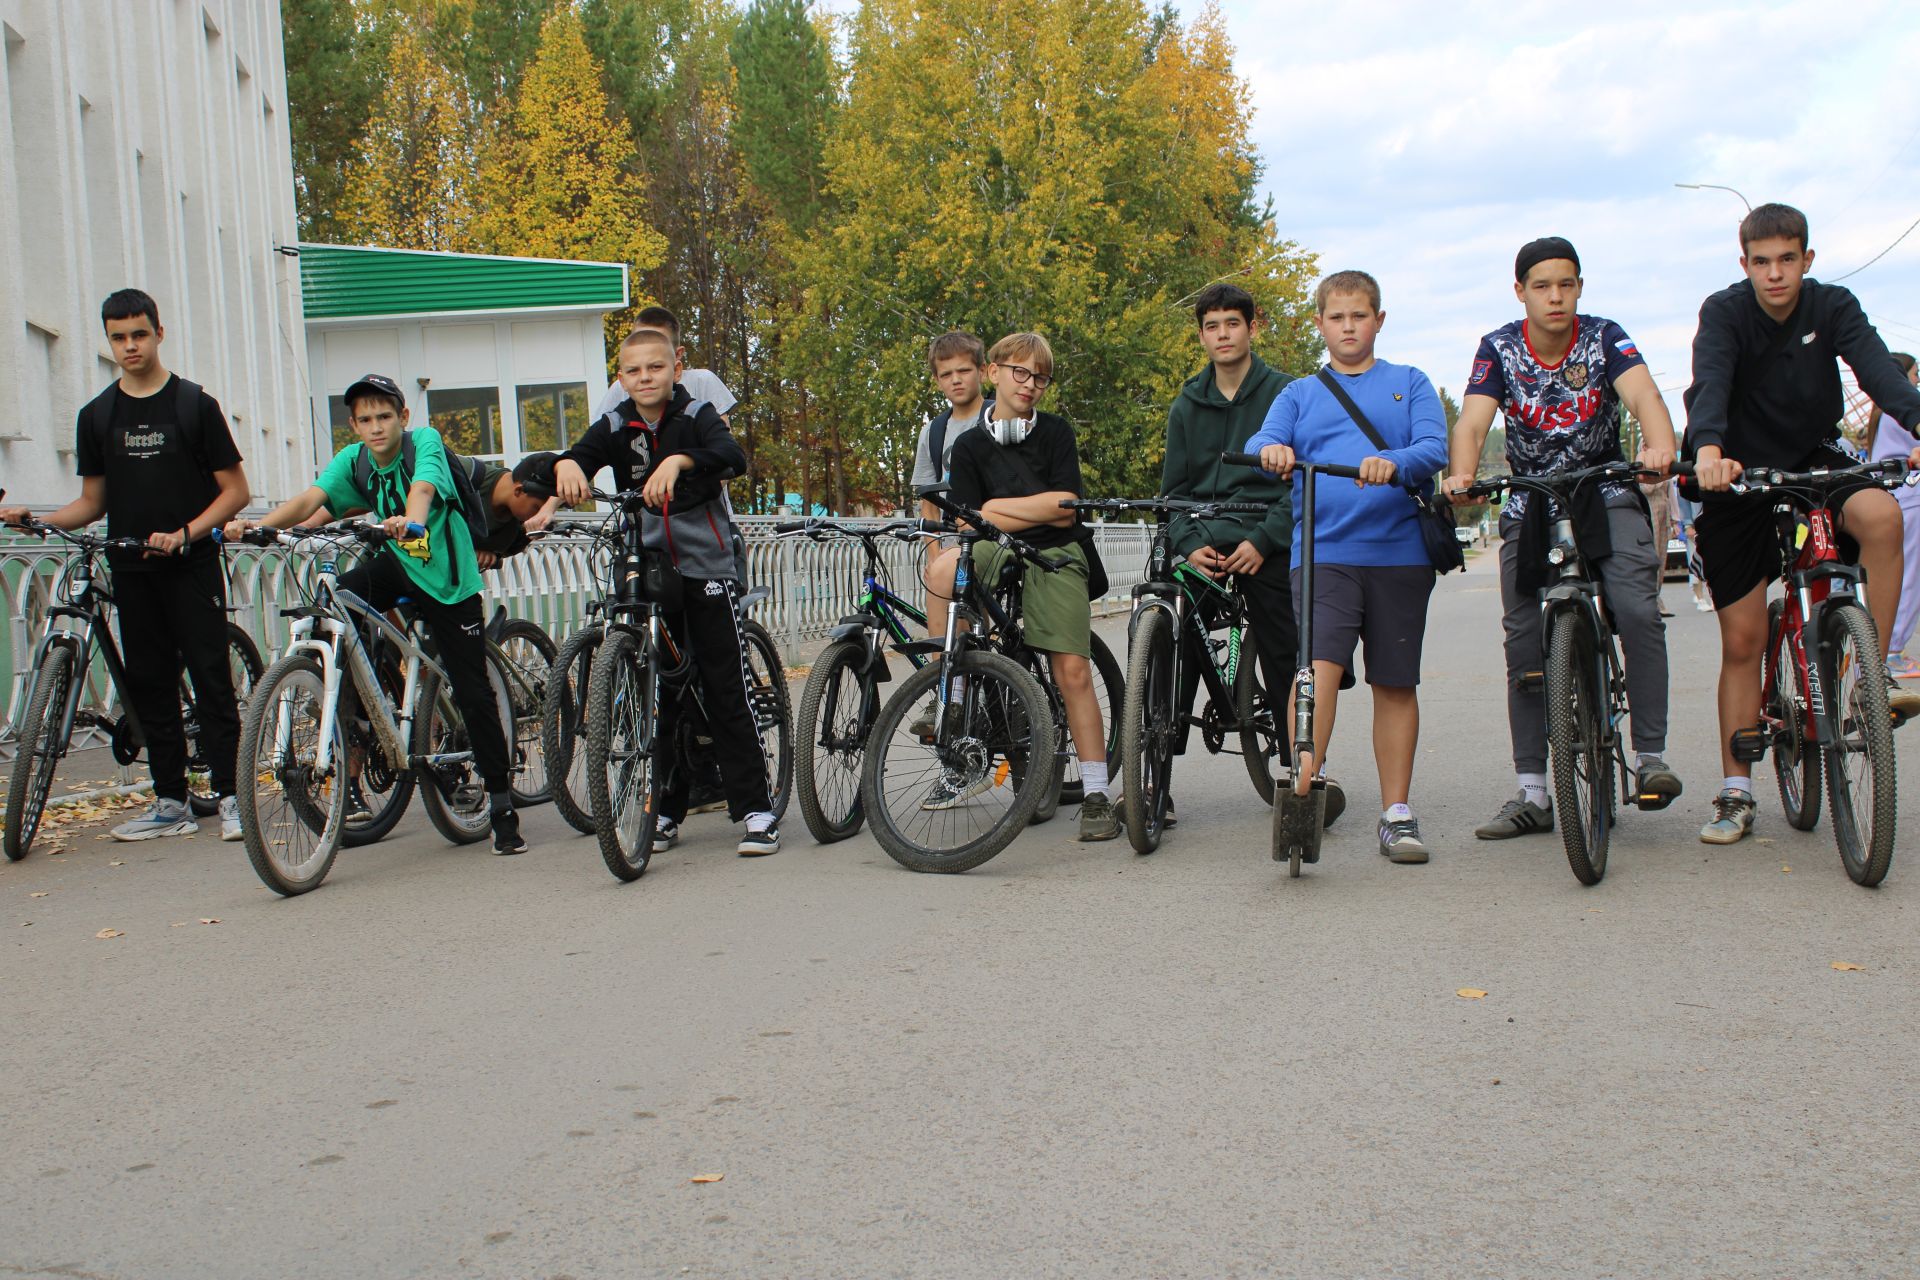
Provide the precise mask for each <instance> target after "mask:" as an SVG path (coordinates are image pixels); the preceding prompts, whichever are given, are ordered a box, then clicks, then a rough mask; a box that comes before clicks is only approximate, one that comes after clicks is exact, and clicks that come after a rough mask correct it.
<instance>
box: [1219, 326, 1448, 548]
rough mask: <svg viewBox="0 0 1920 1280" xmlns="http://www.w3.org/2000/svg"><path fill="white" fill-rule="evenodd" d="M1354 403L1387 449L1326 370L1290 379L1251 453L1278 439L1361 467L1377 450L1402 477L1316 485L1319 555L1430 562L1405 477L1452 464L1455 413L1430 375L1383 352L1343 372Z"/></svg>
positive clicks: (1297, 502) (1297, 498)
mask: <svg viewBox="0 0 1920 1280" xmlns="http://www.w3.org/2000/svg"><path fill="white" fill-rule="evenodd" d="M1333 376H1334V377H1336V378H1339V379H1340V385H1341V386H1342V387H1343V388H1344V389H1345V390H1346V393H1347V394H1348V395H1349V396H1351V397H1353V402H1354V404H1356V405H1358V406H1359V408H1360V411H1361V412H1362V413H1364V414H1366V415H1367V420H1368V421H1369V422H1371V423H1372V424H1373V429H1374V430H1375V431H1378V432H1379V433H1380V436H1381V438H1382V439H1384V440H1385V441H1386V442H1387V445H1388V448H1387V450H1386V452H1384V453H1382V452H1381V451H1380V450H1378V449H1376V448H1374V447H1373V444H1372V442H1371V441H1369V440H1368V439H1367V437H1366V434H1365V433H1364V432H1362V431H1361V430H1360V427H1359V424H1357V423H1355V422H1354V420H1353V419H1352V418H1351V417H1350V416H1348V414H1347V411H1346V410H1345V409H1343V408H1341V407H1340V402H1339V401H1338V400H1336V399H1334V398H1333V393H1332V392H1330V391H1328V390H1327V388H1326V386H1325V384H1323V383H1322V382H1321V381H1320V379H1319V378H1317V377H1313V378H1298V379H1295V380H1294V381H1292V382H1289V383H1288V384H1287V385H1286V387H1285V389H1284V390H1282V391H1281V392H1280V395H1279V397H1278V398H1277V399H1276V400H1274V402H1273V406H1272V407H1271V408H1269V409H1268V410H1267V419H1266V421H1265V422H1264V423H1262V424H1261V426H1260V432H1259V434H1258V435H1256V436H1254V437H1253V439H1251V440H1249V441H1247V452H1248V453H1258V452H1260V450H1261V448H1262V447H1264V446H1266V445H1270V444H1284V445H1289V446H1291V447H1292V449H1293V452H1294V454H1295V456H1297V457H1298V458H1299V459H1300V460H1301V461H1302V462H1334V463H1340V464H1342V465H1345V466H1349V467H1352V466H1358V465H1359V464H1360V461H1361V459H1363V458H1370V457H1374V456H1376V455H1377V456H1379V457H1383V458H1385V459H1387V460H1388V461H1389V462H1391V463H1393V464H1394V465H1395V466H1396V467H1398V468H1399V475H1398V476H1397V477H1395V478H1396V479H1397V480H1398V481H1399V482H1400V483H1398V484H1391V485H1368V486H1366V487H1365V488H1358V487H1356V486H1355V485H1354V483H1353V482H1352V481H1351V480H1332V479H1329V478H1327V477H1326V476H1321V477H1319V484H1318V485H1317V486H1316V487H1315V490H1314V496H1315V499H1316V502H1315V511H1314V522H1313V558H1314V559H1315V560H1316V561H1317V562H1319V563H1321V564H1348V565H1425V564H1430V563H1431V562H1430V561H1429V560H1428V559H1427V544H1426V542H1425V541H1424V540H1423V539H1422V538H1421V536H1420V528H1419V526H1418V524H1416V523H1415V518H1416V517H1415V507H1414V504H1413V499H1412V498H1410V497H1408V496H1407V492H1406V489H1405V488H1404V487H1402V486H1403V485H1406V484H1413V485H1415V486H1416V487H1417V486H1420V485H1424V484H1427V483H1429V482H1430V481H1431V480H1432V479H1433V477H1434V475H1435V473H1437V472H1438V471H1439V470H1440V468H1442V467H1443V466H1445V465H1446V463H1447V419H1446V415H1445V414H1444V413H1443V412H1442V411H1441V408H1440V397H1439V396H1437V395H1435V394H1434V391H1433V384H1432V383H1431V382H1429V381H1427V375H1426V374H1424V373H1422V372H1420V371H1419V370H1418V369H1415V368H1413V367H1412V366H1411V365H1404V364H1389V363H1387V362H1386V361H1385V360H1376V361H1374V362H1373V367H1372V368H1371V369H1368V370H1367V371H1366V372H1365V373H1361V374H1344V373H1336V374H1334V375H1333ZM1302 484H1303V477H1302V476H1301V475H1300V473H1299V472H1295V473H1294V477H1293V526H1294V538H1293V561H1292V563H1293V565H1294V566H1295V567H1296V568H1297V567H1299V564H1300V516H1301V509H1302V503H1303V501H1304V498H1303V496H1302V494H1301V487H1302Z"/></svg>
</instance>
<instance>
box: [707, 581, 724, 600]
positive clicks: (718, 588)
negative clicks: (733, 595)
mask: <svg viewBox="0 0 1920 1280" xmlns="http://www.w3.org/2000/svg"><path fill="white" fill-rule="evenodd" d="M707 594H708V595H710V596H723V595H725V594H727V589H726V587H724V586H722V585H721V582H720V579H718V578H708V579H707Z"/></svg>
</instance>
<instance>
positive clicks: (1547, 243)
mask: <svg viewBox="0 0 1920 1280" xmlns="http://www.w3.org/2000/svg"><path fill="white" fill-rule="evenodd" d="M1555 258H1565V259H1567V260H1568V261H1569V262H1571V263H1573V273H1574V274H1575V275H1579V274H1580V255H1579V254H1578V253H1576V252H1574V248H1573V245H1571V244H1570V243H1568V242H1567V241H1566V240H1565V239H1564V238H1562V237H1560V236H1542V237H1541V238H1540V239H1538V240H1530V241H1528V242H1527V243H1526V244H1524V245H1522V246H1521V247H1520V253H1519V256H1517V257H1516V258H1514V260H1513V278H1514V279H1515V280H1517V281H1519V282H1520V283H1521V284H1525V283H1526V282H1527V272H1529V271H1531V270H1533V269H1534V268H1535V267H1537V266H1539V265H1540V264H1541V263H1543V262H1551V261H1552V260H1553V259H1555Z"/></svg>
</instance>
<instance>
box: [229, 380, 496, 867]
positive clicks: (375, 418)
mask: <svg viewBox="0 0 1920 1280" xmlns="http://www.w3.org/2000/svg"><path fill="white" fill-rule="evenodd" d="M346 401H347V414H348V416H349V417H350V418H351V419H352V421H353V429H354V432H355V434H357V435H358V436H359V437H360V441H361V442H360V443H359V444H352V445H348V446H347V447H346V448H344V449H342V450H341V451H340V452H339V453H337V454H335V455H334V458H333V461H332V462H330V463H328V464H327V469H326V470H325V471H323V472H321V473H320V478H319V479H317V480H315V481H314V482H313V487H312V488H310V489H308V490H307V491H306V492H305V493H302V494H301V495H300V496H299V497H297V498H292V499H290V500H288V501H286V502H283V503H281V504H280V505H279V506H278V507H276V508H274V510H273V511H272V512H270V513H269V514H268V515H267V518H266V519H265V520H262V521H259V522H258V523H259V524H264V525H267V526H269V527H271V528H275V529H290V528H293V527H294V526H295V525H299V524H301V523H303V522H305V521H307V520H309V519H311V518H312V517H313V515H314V513H315V512H318V511H320V510H321V509H322V508H325V509H326V510H327V511H330V512H334V513H337V514H346V515H351V514H353V513H355V512H359V511H372V512H373V513H374V514H375V515H376V516H378V517H380V522H381V525H382V527H383V528H385V529H386V531H387V534H388V536H389V537H391V538H393V539H395V541H393V542H389V543H388V544H386V547H385V548H384V550H383V551H380V552H376V553H375V554H374V555H373V556H372V557H370V558H369V559H368V561H367V563H365V564H363V565H361V566H360V567H359V568H357V569H353V570H351V571H349V572H347V573H343V574H341V575H340V585H341V587H342V588H344V589H345V590H347V591H350V592H352V593H353V594H354V595H356V596H359V597H360V598H361V599H362V600H365V601H366V602H367V603H368V604H370V605H372V606H373V607H374V608H376V609H390V608H392V607H393V605H394V604H395V602H396V601H397V600H398V599H399V598H400V597H401V596H403V595H404V596H408V597H409V598H410V599H411V600H412V602H413V606H414V607H415V608H416V609H418V610H419V611H420V616H421V617H422V618H424V619H425V620H426V623H427V625H428V626H429V627H430V628H432V630H433V634H434V638H435V639H436V640H437V641H438V643H439V651H440V665H441V666H443V667H445V668H446V672H447V675H448V677H449V678H450V679H451V680H452V682H453V700H454V703H455V705H457V706H458V707H459V708H460V715H461V717H462V718H463V719H464V720H465V721H466V723H467V735H468V737H469V739H470V740H471V741H472V744H473V758H474V762H475V764H476V765H477V766H478V767H479V770H480V776H481V778H482V779H483V780H484V781H485V782H486V786H487V794H488V797H489V799H490V800H491V802H492V810H493V851H494V852H495V853H525V852H526V849H527V843H526V841H525V840H523V839H522V838H521V836H520V819H519V816H518V815H517V814H515V813H514V811H513V793H512V791H511V790H510V789H509V783H510V781H511V777H512V774H511V766H510V764H509V756H508V755H507V739H506V734H505V733H504V732H503V731H502V729H501V727H500V712H499V709H498V707H497V706H496V705H495V703H494V698H493V687H492V684H491V682H490V681H489V680H488V679H487V641H486V632H485V625H484V617H485V615H484V612H483V610H482V608H481V604H480V567H479V565H478V563H477V562H476V561H475V559H474V552H473V535H472V534H471V533H470V532H468V530H467V521H466V516H465V514H464V513H463V512H462V511H461V510H460V508H459V501H460V495H459V490H458V489H457V488H456V487H455V485H454V481H453V473H452V472H451V471H450V470H448V468H447V451H446V447H445V446H444V445H443V444H442V443H441V442H440V433H439V432H437V431H435V430H433V429H432V428H430V427H426V428H421V429H420V430H417V431H414V432H412V433H411V435H412V438H413V474H412V475H411V476H410V477H409V476H407V475H405V474H404V473H403V472H404V465H403V456H402V455H403V452H404V450H403V445H404V443H405V440H406V438H407V436H408V434H409V433H408V431H407V419H408V414H407V402H406V397H405V396H403V395H402V394H401V393H400V387H399V385H398V384H396V383H395V382H394V381H393V379H391V378H388V377H385V376H383V375H381V374H377V373H370V374H368V375H367V376H366V377H364V378H362V379H360V380H359V381H358V382H356V383H354V384H353V385H352V386H350V387H348V388H347V394H346ZM362 449H365V450H366V451H367V452H368V453H369V454H370V455H371V459H370V460H371V462H372V464H373V465H372V471H371V474H370V475H369V477H368V480H367V485H368V490H370V491H367V490H362V489H361V487H360V485H359V483H358V482H357V481H356V479H355V476H354V463H355V461H356V460H357V459H358V458H359V456H360V452H361V450H362ZM255 523H256V522H254V521H251V520H236V521H234V522H233V523H232V524H230V525H228V526H227V536H228V537H230V538H237V537H239V536H240V535H241V534H243V533H245V532H246V531H247V530H248V529H251V528H253V527H254V526H255ZM409 525H416V526H419V527H422V528H424V529H425V530H426V534H425V535H424V536H422V537H420V538H412V537H411V534H412V530H411V529H409V528H408V526H409ZM403 540H404V541H403ZM342 695H343V696H342V713H343V714H345V713H346V712H347V711H348V710H349V707H348V702H349V700H350V699H352V697H353V686H352V684H351V683H350V682H349V683H348V684H346V685H345V686H343V688H342Z"/></svg>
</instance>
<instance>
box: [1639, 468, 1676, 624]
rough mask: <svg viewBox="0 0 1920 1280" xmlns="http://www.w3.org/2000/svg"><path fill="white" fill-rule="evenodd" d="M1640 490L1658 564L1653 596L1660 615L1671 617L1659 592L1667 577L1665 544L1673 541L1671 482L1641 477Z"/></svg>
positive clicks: (1671, 614)
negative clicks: (1643, 498)
mask: <svg viewBox="0 0 1920 1280" xmlns="http://www.w3.org/2000/svg"><path fill="white" fill-rule="evenodd" d="M1640 492H1641V493H1642V494H1643V495H1644V496H1645V497H1646V499H1647V519H1648V520H1649V522H1651V524H1652V526H1653V555H1654V561H1655V563H1656V564H1658V565H1659V566H1660V567H1659V570H1658V573H1659V576H1658V577H1657V578H1656V579H1655V583H1656V585H1655V587H1654V597H1653V598H1654V600H1655V601H1657V602H1658V603H1659V605H1660V616H1661V617H1663V618H1671V617H1672V616H1673V610H1671V609H1669V608H1667V602H1666V600H1665V599H1664V598H1663V597H1662V596H1661V595H1660V592H1661V590H1662V589H1663V588H1664V586H1665V583H1666V578H1667V544H1668V543H1669V542H1671V541H1673V484H1672V481H1671V480H1670V479H1668V478H1665V477H1663V478H1661V479H1657V480H1646V479H1643V480H1641V481H1640Z"/></svg>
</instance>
